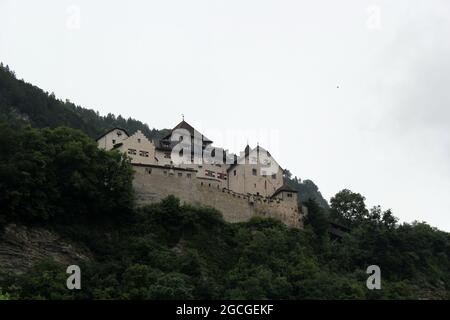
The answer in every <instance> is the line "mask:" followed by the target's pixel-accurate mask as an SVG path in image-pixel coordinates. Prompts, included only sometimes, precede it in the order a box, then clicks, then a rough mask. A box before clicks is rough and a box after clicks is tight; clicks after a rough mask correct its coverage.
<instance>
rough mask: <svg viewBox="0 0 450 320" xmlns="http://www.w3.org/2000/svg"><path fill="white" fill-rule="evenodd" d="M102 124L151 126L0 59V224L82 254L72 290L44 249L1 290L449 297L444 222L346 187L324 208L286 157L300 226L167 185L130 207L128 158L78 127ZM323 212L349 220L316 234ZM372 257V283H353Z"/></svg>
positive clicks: (95, 295) (0, 284)
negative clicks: (190, 199) (103, 111)
mask: <svg viewBox="0 0 450 320" xmlns="http://www.w3.org/2000/svg"><path fill="white" fill-rule="evenodd" d="M1 120H5V121H8V125H6V124H5V123H2V121H1ZM26 124H31V125H33V126H35V127H38V128H44V127H50V128H53V129H49V128H44V129H36V128H31V127H28V126H26ZM61 125H65V126H67V127H71V128H76V129H81V130H83V131H84V132H85V133H87V135H86V134H85V133H82V131H78V130H74V129H69V128H67V127H59V126H61ZM114 126H120V127H124V128H125V129H128V130H130V131H135V130H137V129H140V130H142V131H143V132H144V133H145V134H147V135H148V136H149V137H156V136H157V135H158V134H161V131H154V130H149V129H148V127H147V126H146V125H143V124H142V123H140V122H138V121H136V120H133V119H128V120H125V119H123V118H121V117H120V116H119V117H117V118H116V117H114V116H113V115H108V116H106V117H101V116H99V115H98V114H97V113H95V112H94V111H92V110H87V109H83V108H80V107H77V106H75V105H73V104H72V103H70V102H68V101H66V102H62V101H59V100H56V99H55V97H54V95H52V94H50V95H49V94H48V93H44V92H43V91H42V90H40V89H39V88H36V87H33V86H31V85H30V84H27V83H25V82H23V81H18V80H17V79H16V78H15V75H14V73H13V72H11V71H10V70H9V69H8V68H7V67H3V66H0V208H1V209H0V232H1V228H2V226H4V225H5V224H6V223H9V222H16V223H26V224H30V225H36V224H39V225H41V226H45V227H47V228H53V229H54V230H56V231H57V232H58V233H59V234H60V235H61V236H62V237H64V238H65V239H66V240H67V241H72V242H73V243H74V244H78V245H81V246H82V247H84V248H86V249H89V251H90V252H91V253H92V256H93V259H92V260H91V261H89V262H84V263H82V264H80V267H81V270H82V288H81V290H75V291H70V290H68V289H67V288H66V279H67V277H68V275H67V274H66V272H65V271H66V268H67V266H64V265H62V264H60V263H57V262H55V261H52V260H48V261H42V262H41V263H38V264H36V265H35V266H33V267H32V268H31V269H30V270H29V271H28V272H26V273H23V274H6V275H3V274H2V275H0V288H1V292H8V293H7V294H5V293H1V292H0V300H2V299H220V298H226V299H418V298H425V299H437V298H441V299H449V298H450V294H449V292H450V235H449V234H448V233H445V232H442V231H439V230H437V229H435V228H432V227H430V226H429V225H427V224H426V223H423V222H414V223H412V224H406V223H404V224H402V225H398V223H397V218H395V217H394V216H393V214H392V212H391V211H390V210H385V211H383V210H382V209H381V208H380V207H379V206H377V207H374V208H372V209H370V210H368V209H367V208H366V205H365V203H364V200H365V199H364V197H363V196H362V195H361V194H358V193H353V192H351V191H350V190H343V191H341V192H339V193H338V194H336V195H335V196H334V197H333V198H332V199H331V209H330V210H329V211H328V205H327V203H326V201H325V200H324V199H323V197H322V196H321V194H320V192H319V191H318V188H317V186H316V185H315V184H314V183H313V182H312V181H309V180H305V181H303V182H300V181H299V180H298V179H297V178H292V175H291V174H290V173H289V172H288V171H286V172H285V180H286V183H288V184H289V185H290V186H291V187H293V188H295V189H296V190H297V191H298V193H299V197H300V200H301V201H302V204H304V205H306V206H307V207H308V212H309V214H308V216H307V218H306V221H305V229H304V230H297V229H290V228H288V227H286V226H285V225H284V224H282V223H281V222H280V221H278V220H274V219H264V218H253V219H251V220H250V221H248V222H245V223H236V224H230V223H226V222H225V221H224V220H223V219H222V216H221V214H220V213H219V212H218V211H217V210H214V209H211V208H201V207H194V206H190V205H186V204H181V203H180V201H179V200H178V199H177V198H175V197H173V196H170V197H168V198H166V199H164V200H163V201H161V202H160V203H158V204H154V205H150V206H146V207H142V208H134V207H133V192H132V174H133V173H132V169H131V167H130V165H129V162H128V160H127V159H126V158H125V157H124V156H123V155H121V154H119V153H117V152H106V151H103V150H99V149H98V148H97V145H96V143H95V142H94V141H93V140H91V139H90V138H89V136H90V137H94V136H96V135H97V134H99V133H101V132H102V131H104V130H106V129H109V128H110V127H114ZM330 216H331V218H333V219H335V220H337V221H338V222H341V223H344V224H346V225H348V226H350V227H351V231H350V232H349V233H348V234H346V235H345V236H344V237H343V238H342V239H341V240H340V241H333V240H330V238H329V237H328V228H329V222H328V221H329V218H330ZM373 264H375V265H379V266H380V268H381V273H382V290H375V291H371V290H368V289H367V288H366V286H365V282H366V279H367V277H368V275H367V274H366V268H367V266H369V265H373ZM0 268H1V266H0ZM0 271H1V270H0Z"/></svg>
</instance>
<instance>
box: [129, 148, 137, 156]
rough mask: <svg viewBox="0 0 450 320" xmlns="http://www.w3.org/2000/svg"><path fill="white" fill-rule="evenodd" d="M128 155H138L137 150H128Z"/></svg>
mask: <svg viewBox="0 0 450 320" xmlns="http://www.w3.org/2000/svg"><path fill="white" fill-rule="evenodd" d="M128 154H133V155H135V154H136V149H128Z"/></svg>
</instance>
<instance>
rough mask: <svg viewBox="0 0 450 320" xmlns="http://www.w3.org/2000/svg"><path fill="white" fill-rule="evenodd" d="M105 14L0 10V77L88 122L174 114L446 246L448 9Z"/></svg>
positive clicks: (233, 6)
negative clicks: (442, 234) (91, 116)
mask: <svg viewBox="0 0 450 320" xmlns="http://www.w3.org/2000/svg"><path fill="white" fill-rule="evenodd" d="M112 2H113V1H92V0H91V1H61V0H55V1H45V0H42V1H31V0H30V1H21V0H0V61H3V62H4V63H6V64H9V65H10V67H11V68H12V69H13V70H15V72H16V74H17V76H18V77H19V78H23V79H25V80H26V81H27V82H31V83H33V84H34V85H37V86H39V87H41V88H42V89H44V90H46V91H49V92H52V91H53V92H54V93H55V94H56V96H57V97H59V98H62V99H66V98H67V99H70V100H71V101H72V102H74V103H76V104H78V105H81V106H83V107H88V108H93V109H95V110H98V111H99V112H100V113H101V114H106V113H108V112H111V113H114V114H122V115H123V116H124V117H133V118H136V119H139V120H141V121H143V122H146V123H148V124H149V125H150V127H155V128H171V127H173V126H174V125H176V124H177V123H178V122H179V121H180V120H181V114H185V117H186V120H187V121H188V122H189V123H191V124H192V125H194V126H195V127H196V128H197V129H199V130H200V131H201V132H202V133H204V134H205V135H206V136H207V137H208V138H210V139H212V140H214V141H215V144H216V145H218V146H223V147H225V148H228V149H230V151H233V152H238V151H239V150H242V149H243V148H244V146H245V144H246V142H247V140H248V142H249V143H250V144H251V145H252V146H255V145H256V143H258V142H259V143H260V144H261V145H262V146H264V147H266V148H267V149H269V150H270V151H271V153H272V154H273V155H274V157H275V158H276V159H277V160H278V162H279V163H280V165H281V166H282V167H284V168H288V169H290V171H291V172H292V173H293V174H294V175H296V176H298V177H299V178H302V179H306V178H309V179H311V180H313V181H314V182H315V183H316V184H317V185H318V186H319V188H320V191H321V192H322V194H323V195H324V197H325V198H327V200H329V198H330V197H331V196H333V195H334V194H335V193H336V192H338V191H339V190H341V189H343V188H349V189H351V190H353V191H356V192H360V193H362V194H363V195H365V196H366V198H367V203H368V205H369V206H372V205H375V204H380V205H382V207H383V208H385V209H387V208H392V209H393V210H394V214H395V215H397V216H398V217H400V218H401V221H406V222H411V221H413V220H419V221H427V222H428V223H430V224H431V225H433V226H437V227H438V228H440V229H443V230H447V231H450V201H449V195H450V2H449V1H447V0H442V1H439V0H427V1H420V0H417V1H412V0H404V1H401V0H395V1H393V0H387V1H381V0H373V1H364V0H354V1H335V0H329V1H318V0H315V1H298V0H291V1H285V0H271V1H268V0H252V1H249V0H236V1H234V0H222V1H214V0H204V1H195V0H190V1H186V0H178V1H174V0H164V1H114V3H112Z"/></svg>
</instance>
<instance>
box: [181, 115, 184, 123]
mask: <svg viewBox="0 0 450 320" xmlns="http://www.w3.org/2000/svg"><path fill="white" fill-rule="evenodd" d="M181 119H182V120H183V121H184V113H182V114H181Z"/></svg>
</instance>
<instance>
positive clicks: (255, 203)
mask: <svg viewBox="0 0 450 320" xmlns="http://www.w3.org/2000/svg"><path fill="white" fill-rule="evenodd" d="M97 143H98V147H99V148H102V149H105V150H113V149H114V150H118V151H119V152H122V153H126V154H127V155H128V157H129V158H130V159H131V164H132V166H133V169H134V179H133V187H134V189H135V192H136V197H137V202H138V204H141V205H143V204H150V203H155V202H158V201H160V200H162V199H163V198H165V197H166V196H168V195H171V194H173V195H175V196H176V197H178V198H179V199H180V200H181V201H183V202H186V203H191V204H195V205H201V206H209V207H213V208H216V209H218V210H219V211H221V212H222V214H223V217H224V219H225V220H226V221H229V222H242V221H247V220H249V219H250V218H251V217H253V216H265V217H273V218H276V219H279V220H281V221H282V222H283V223H285V224H286V225H288V226H291V227H296V228H300V227H302V225H303V223H302V220H303V219H302V217H303V213H304V212H302V211H305V210H304V209H303V210H302V209H301V208H300V207H299V205H298V202H297V201H298V199H297V192H296V191H295V190H293V189H291V188H290V187H288V186H286V185H285V184H284V183H283V169H282V168H281V167H280V166H279V165H278V163H277V162H276V161H275V160H274V159H273V157H272V156H271V155H270V153H269V152H268V151H267V150H265V149H264V148H262V147H260V146H259V145H258V146H257V147H256V148H253V149H252V148H250V147H249V146H248V145H247V146H246V147H245V149H244V151H243V152H241V154H240V155H239V156H236V155H234V154H228V152H226V151H224V150H223V149H221V148H218V147H213V145H212V144H213V141H211V140H209V139H208V138H206V137H205V136H204V135H203V134H201V133H200V132H198V131H197V130H196V129H194V128H193V127H192V126H191V125H190V124H188V123H187V122H186V121H184V119H183V121H181V122H180V123H179V124H178V125H177V126H175V127H174V128H173V129H172V130H170V132H169V133H168V134H167V135H166V136H165V137H163V138H162V139H160V140H159V141H152V140H149V139H148V138H147V137H146V136H145V135H144V134H143V133H142V132H141V131H139V130H138V131H137V132H136V133H134V134H132V135H130V134H129V133H128V132H127V131H126V130H124V129H121V128H112V129H111V130H109V131H108V132H106V133H104V134H103V135H102V136H100V137H99V138H98V139H97Z"/></svg>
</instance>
